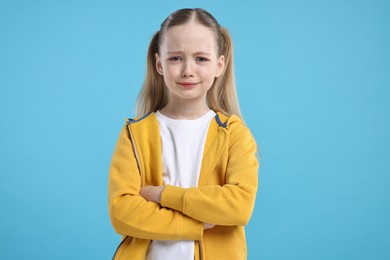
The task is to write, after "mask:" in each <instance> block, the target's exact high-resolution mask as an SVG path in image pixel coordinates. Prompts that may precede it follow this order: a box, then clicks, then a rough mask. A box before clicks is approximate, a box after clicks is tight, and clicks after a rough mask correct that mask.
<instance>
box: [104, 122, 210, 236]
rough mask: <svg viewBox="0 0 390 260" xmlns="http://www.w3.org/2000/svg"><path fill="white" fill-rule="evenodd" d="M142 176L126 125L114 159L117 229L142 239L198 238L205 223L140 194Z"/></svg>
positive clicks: (111, 188)
mask: <svg viewBox="0 0 390 260" xmlns="http://www.w3.org/2000/svg"><path fill="white" fill-rule="evenodd" d="M140 187H141V177H140V174H139V172H138V168H137V161H136V159H135V156H134V152H133V149H132V146H131V142H130V138H129V134H128V131H127V126H125V127H123V129H122V131H121V133H120V136H119V139H118V141H117V144H116V147H115V150H114V154H113V158H112V161H111V166H110V172H109V180H108V197H109V213H110V218H111V222H112V225H113V227H114V229H115V231H116V232H117V233H119V234H121V235H128V236H132V237H137V238H142V239H155V240H199V239H200V238H201V237H202V235H203V223H201V222H200V221H197V220H195V219H193V218H191V217H188V216H185V215H184V214H183V213H182V212H179V211H176V210H173V209H168V208H163V207H161V206H160V205H159V204H156V203H154V202H148V201H146V200H145V199H144V198H142V197H141V196H140V195H139V191H140Z"/></svg>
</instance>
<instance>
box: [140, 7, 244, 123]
mask: <svg viewBox="0 0 390 260" xmlns="http://www.w3.org/2000/svg"><path fill="white" fill-rule="evenodd" d="M192 19H193V20H195V21H196V22H198V23H200V24H201V25H204V26H206V27H207V28H210V29H211V30H212V31H213V32H214V34H215V38H216V43H217V48H218V54H219V55H218V56H220V55H223V56H224V57H225V68H224V71H223V73H222V74H221V76H219V77H218V78H216V79H215V81H214V83H213V85H212V87H211V88H210V90H209V91H208V93H207V103H208V106H209V107H210V109H212V110H214V111H216V112H221V113H223V114H225V115H228V116H229V115H232V114H235V115H236V116H238V117H240V118H241V119H242V115H241V112H240V107H239V103H238V97H237V92H236V83H235V78H234V62H233V56H234V55H233V42H232V39H231V37H230V34H229V32H228V31H227V30H226V29H225V28H223V27H222V26H220V25H219V23H218V22H217V20H216V19H215V18H214V17H213V16H212V15H211V14H210V13H208V12H207V11H206V10H204V9H201V8H196V9H180V10H177V11H176V12H174V13H172V14H171V15H169V16H168V17H167V18H166V19H165V21H164V22H163V23H162V24H161V28H160V31H158V32H156V33H155V34H154V36H153V38H152V40H151V42H150V45H149V49H148V54H147V60H146V74H145V80H144V84H143V86H142V89H141V91H140V93H139V95H138V100H137V105H136V114H137V116H142V115H144V114H146V113H148V112H150V111H154V112H155V111H157V110H159V109H162V108H163V107H165V106H166V104H167V103H168V97H167V88H166V86H165V82H164V78H163V76H161V75H160V74H159V73H158V72H157V69H156V57H155V55H156V53H159V46H160V45H161V43H162V41H163V38H164V35H165V32H166V30H168V29H169V28H171V27H173V26H177V25H182V24H185V23H188V22H189V21H191V20H192Z"/></svg>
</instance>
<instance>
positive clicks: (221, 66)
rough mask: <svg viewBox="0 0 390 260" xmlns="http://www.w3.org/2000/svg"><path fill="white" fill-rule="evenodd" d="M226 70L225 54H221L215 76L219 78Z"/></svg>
mask: <svg viewBox="0 0 390 260" xmlns="http://www.w3.org/2000/svg"><path fill="white" fill-rule="evenodd" d="M224 70H225V56H223V55H221V56H219V58H218V62H217V71H216V74H215V77H217V78H218V77H219V76H221V75H222V73H223V71H224Z"/></svg>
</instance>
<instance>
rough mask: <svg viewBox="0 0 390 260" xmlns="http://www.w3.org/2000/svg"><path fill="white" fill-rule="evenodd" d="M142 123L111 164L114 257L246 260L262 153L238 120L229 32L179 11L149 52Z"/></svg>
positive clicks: (126, 130) (123, 136) (134, 123)
mask: <svg viewBox="0 0 390 260" xmlns="http://www.w3.org/2000/svg"><path fill="white" fill-rule="evenodd" d="M137 113H138V118H136V119H129V120H127V122H126V125H125V126H124V127H123V129H122V131H121V133H120V136H119V139H118V142H117V145H116V148H115V151H114V155H113V158H112V162H111V167H110V176H109V211H110V217H111V222H112V225H113V227H114V229H115V230H116V232H118V233H119V234H121V235H122V236H123V240H122V243H121V244H120V246H119V247H118V249H117V251H116V253H115V256H114V259H150V260H154V259H163V260H168V259H169V260H171V259H180V260H183V259H188V260H190V259H191V260H193V259H203V260H204V259H207V260H214V259H234V260H238V259H246V255H247V252H246V241H245V233H244V226H245V225H246V224H247V223H248V221H249V219H250V216H251V214H252V211H253V207H254V203H255V196H256V191H257V171H258V161H257V158H256V150H257V146H256V143H255V140H254V139H253V137H252V135H251V133H250V131H249V129H248V128H247V127H246V126H245V124H244V123H243V121H242V119H241V114H240V110H239V106H238V99H237V95H236V91H235V82H234V72H233V48H232V42H231V38H230V36H229V34H228V32H227V31H226V30H225V29H224V28H223V27H221V26H220V25H219V24H218V22H217V21H216V20H215V18H214V17H213V16H212V15H211V14H209V13H208V12H206V11H205V10H203V9H181V10H178V11H176V12H174V13H172V14H171V15H170V16H169V17H168V18H167V19H166V20H165V21H164V22H163V23H162V25H161V28H160V31H159V32H157V33H156V34H155V35H154V37H153V39H152V41H151V43H150V46H149V51H148V57H147V71H146V78H145V82H144V85H143V87H142V90H141V93H140V95H139V99H138V104H137Z"/></svg>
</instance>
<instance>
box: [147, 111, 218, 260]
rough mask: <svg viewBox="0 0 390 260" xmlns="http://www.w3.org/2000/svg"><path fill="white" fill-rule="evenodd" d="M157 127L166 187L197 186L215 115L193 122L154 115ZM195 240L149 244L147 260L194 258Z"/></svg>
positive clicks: (211, 113)
mask: <svg viewBox="0 0 390 260" xmlns="http://www.w3.org/2000/svg"><path fill="white" fill-rule="evenodd" d="M156 116H157V120H158V121H159V126H160V135H161V141H162V158H163V180H164V183H165V184H171V185H174V186H178V187H183V188H189V187H196V186H197V185H198V179H199V173H200V167H201V164H202V156H203V150H204V145H205V142H206V136H207V132H208V128H209V125H210V122H211V120H212V118H213V117H214V116H215V112H214V111H212V110H210V111H209V112H207V113H206V114H205V115H203V116H201V117H200V118H197V119H194V120H178V119H171V118H168V117H166V116H164V115H163V114H161V113H160V112H159V111H157V112H156ZM194 247H195V245H194V241H159V240H154V241H152V242H151V244H150V246H149V250H148V254H147V257H146V259H147V260H166V259H181V260H193V259H194V250H195V249H194Z"/></svg>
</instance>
